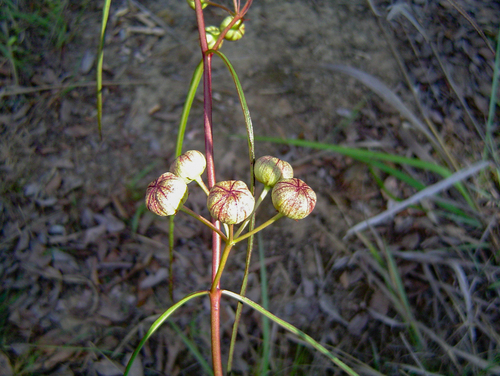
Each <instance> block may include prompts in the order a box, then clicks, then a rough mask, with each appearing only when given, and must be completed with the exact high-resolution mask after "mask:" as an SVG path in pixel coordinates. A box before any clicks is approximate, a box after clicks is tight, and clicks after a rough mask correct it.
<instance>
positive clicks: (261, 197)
mask: <svg viewBox="0 0 500 376" xmlns="http://www.w3.org/2000/svg"><path fill="white" fill-rule="evenodd" d="M271 188H272V187H269V186H267V185H266V186H265V187H264V189H263V190H262V193H261V194H260V196H259V198H258V199H257V202H256V203H255V206H254V208H253V212H252V214H250V216H249V217H248V218H247V219H246V220H245V221H244V222H243V223H242V224H241V226H240V228H239V229H238V231H236V234H234V237H235V238H237V237H238V236H240V234H241V232H242V231H243V230H244V229H245V227H247V225H248V222H250V220H251V219H252V218H254V217H255V213H256V212H257V209H258V208H259V206H260V204H261V203H262V201H264V198H265V197H266V196H267V193H268V192H269V190H270V189H271Z"/></svg>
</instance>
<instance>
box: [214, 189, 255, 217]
mask: <svg viewBox="0 0 500 376" xmlns="http://www.w3.org/2000/svg"><path fill="white" fill-rule="evenodd" d="M207 206H208V210H209V211H210V215H211V216H212V217H213V218H215V219H217V220H219V221H221V222H222V223H227V224H228V225H232V224H237V223H240V222H243V221H244V220H245V219H247V218H248V217H249V216H250V214H252V211H253V208H254V206H255V199H254V198H253V196H252V194H251V193H250V191H249V190H248V188H247V185H246V184H245V183H243V182H242V181H238V180H228V181H221V182H219V183H217V184H215V185H214V186H213V187H212V189H210V194H209V195H208V199H207Z"/></svg>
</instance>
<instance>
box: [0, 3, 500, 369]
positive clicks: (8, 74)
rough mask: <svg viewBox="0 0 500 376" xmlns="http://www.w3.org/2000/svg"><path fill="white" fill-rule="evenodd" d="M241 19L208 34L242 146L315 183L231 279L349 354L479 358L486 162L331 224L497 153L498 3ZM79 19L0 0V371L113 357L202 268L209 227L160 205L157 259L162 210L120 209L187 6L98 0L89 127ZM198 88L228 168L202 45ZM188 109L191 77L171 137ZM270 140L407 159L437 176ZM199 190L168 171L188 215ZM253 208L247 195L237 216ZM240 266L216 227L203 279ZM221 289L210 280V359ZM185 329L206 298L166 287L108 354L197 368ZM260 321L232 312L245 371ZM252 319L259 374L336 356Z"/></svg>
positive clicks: (173, 115) (199, 137)
mask: <svg viewBox="0 0 500 376" xmlns="http://www.w3.org/2000/svg"><path fill="white" fill-rule="evenodd" d="M227 3H228V4H226V5H228V6H229V5H231V4H229V3H231V2H229V1H228V2H227ZM23 14H24V15H30V17H32V18H28V17H27V16H21V15H23ZM205 16H206V20H207V24H218V23H219V22H220V20H221V19H222V17H223V16H224V12H223V11H222V10H221V9H218V8H213V7H209V8H207V9H206V11H205ZM246 18H247V19H246V22H245V25H246V34H245V36H244V38H243V39H241V40H240V41H238V42H229V41H226V42H225V43H224V45H223V47H222V51H223V52H224V53H225V54H226V55H227V56H228V57H229V59H230V60H231V62H232V64H233V65H234V68H235V70H236V72H237V73H238V75H239V79H240V81H241V84H242V86H243V89H244V92H245V96H246V98H247V102H248V105H249V108H250V112H251V116H252V121H253V125H254V132H255V135H256V138H257V141H256V155H257V157H259V156H262V155H274V156H277V157H279V158H282V159H284V160H287V161H289V162H290V163H291V164H292V166H293V167H294V173H295V176H296V177H298V178H300V179H302V180H304V181H306V182H307V183H308V184H309V185H310V186H311V187H312V188H313V189H314V190H315V191H316V193H317V197H318V201H317V205H316V208H315V209H314V211H313V213H312V214H311V215H310V216H309V217H307V218H305V219H303V220H301V221H293V220H290V219H281V220H280V221H278V222H277V223H276V224H275V225H273V226H272V227H269V228H267V229H265V230H264V231H263V232H262V233H261V234H262V236H259V237H256V245H255V250H254V256H253V259H252V265H251V268H250V270H251V273H250V276H249V285H248V292H247V296H248V297H249V298H251V299H252V300H254V301H257V302H262V299H263V294H264V296H265V294H268V296H269V305H268V307H269V310H270V311H271V312H273V313H275V314H276V315H277V316H279V317H281V318H283V319H285V320H287V321H289V322H290V323H292V324H293V325H295V326H297V327H298V328H300V329H302V330H304V331H305V332H306V333H308V334H310V335H311V336H312V337H313V338H315V339H316V340H318V341H319V342H321V343H322V344H324V345H325V346H327V347H328V349H329V350H331V351H332V352H334V353H335V354H336V355H337V356H339V357H340V358H341V359H343V360H344V361H345V362H347V363H348V364H349V365H350V366H352V367H353V368H355V369H356V371H357V372H359V373H360V374H369V375H375V374H380V373H381V374H387V375H403V374H412V375H419V374H422V375H423V374H427V375H429V374H443V375H445V374H446V375H448V374H463V375H485V374H499V373H500V371H499V369H500V357H499V355H498V354H499V347H500V327H499V324H498V323H499V319H500V317H499V306H500V286H499V284H498V278H499V273H500V266H499V263H498V262H499V259H500V254H499V253H498V252H499V251H498V250H499V249H500V244H499V243H498V239H499V224H498V220H499V218H500V217H499V215H498V207H499V202H500V201H499V197H500V196H499V193H500V190H499V185H498V175H497V174H496V173H495V171H498V170H495V167H494V166H493V165H492V166H491V167H488V168H487V169H485V170H483V171H482V172H480V173H477V174H475V175H474V176H472V177H468V178H467V179H466V180H465V188H464V191H460V190H459V187H458V186H456V187H455V188H450V189H446V190H445V191H444V192H443V193H441V194H440V196H439V197H440V199H439V200H434V199H430V198H426V199H425V200H422V201H420V202H419V203H418V204H416V205H412V206H410V207H408V208H406V209H405V210H404V211H402V212H400V213H398V214H397V215H396V216H395V217H391V218H389V219H388V220H386V221H384V222H382V223H380V224H377V225H375V226H374V227H373V228H372V229H367V230H364V231H362V232H361V233H360V234H358V235H352V236H350V237H345V236H346V234H347V231H348V230H349V228H351V227H352V226H353V225H355V224H356V223H359V222H361V221H363V220H365V219H367V218H370V217H373V216H375V215H377V214H379V213H381V212H384V211H385V210H386V209H388V208H390V207H391V206H392V205H394V204H395V202H397V201H398V200H402V199H406V198H408V197H410V196H412V195H414V194H415V193H417V191H418V190H420V189H423V188H424V187H428V186H431V185H432V184H434V183H436V182H438V181H439V180H442V179H443V178H444V177H447V176H449V175H450V174H451V173H452V172H455V171H457V170H460V169H463V168H466V167H468V166H470V165H472V164H474V163H475V162H477V161H481V160H482V159H485V160H495V161H498V159H495V158H494V157H492V154H493V151H494V150H496V145H497V143H498V128H497V126H498V120H497V119H498V114H499V112H498V109H497V108H495V107H492V109H490V100H491V98H492V82H493V71H494V65H495V46H496V43H497V42H498V41H497V33H498V29H499V26H500V25H499V20H500V4H498V3H497V2H494V1H487V0H483V1H479V0H478V1H469V0H468V1H465V0H457V1H452V0H440V1H438V0H436V1H422V0H419V1H417V0H414V1H405V2H398V3H395V4H392V2H387V1H361V0H354V1H335V2H333V1H326V0H296V1H287V2H282V1H273V0H254V3H253V5H252V7H251V9H250V12H249V13H248V15H247V17H246ZM101 19H102V4H101V2H94V1H89V0H87V1H85V0H82V1H75V2H71V4H67V3H65V2H62V3H59V2H57V1H51V0H44V1H41V2H33V1H27V2H25V3H24V4H22V3H19V4H18V2H14V1H11V0H8V1H6V6H5V7H4V8H3V10H2V18H1V20H2V52H3V55H2V57H1V60H0V79H1V80H2V89H1V91H0V96H1V97H2V103H1V104H0V106H1V109H2V113H1V115H0V134H1V138H0V173H1V182H0V189H1V198H0V224H1V228H2V229H1V235H0V236H1V237H0V249H1V250H2V252H1V256H0V275H2V292H1V293H0V296H1V305H0V320H1V321H0V325H1V328H2V330H1V334H0V338H1V345H2V348H1V349H0V350H1V352H0V363H1V364H2V366H1V367H0V368H2V369H4V370H5V371H4V372H6V373H5V375H31V374H36V375H101V376H111V375H118V374H121V372H122V371H123V368H120V367H121V365H122V364H124V362H126V360H125V358H126V357H127V356H130V354H131V352H132V351H133V350H134V347H135V346H136V345H137V344H138V342H139V340H140V338H141V337H142V335H144V333H145V332H146V331H147V329H148V328H149V325H150V323H151V322H152V321H153V320H154V318H156V317H157V315H158V314H160V313H162V312H163V311H164V310H165V309H167V308H168V307H169V306H171V305H172V304H173V303H174V302H176V301H178V300H180V299H181V298H182V297H184V296H185V295H186V294H188V293H190V292H192V291H196V290H203V289H207V288H208V287H209V283H210V263H211V254H210V242H211V237H210V232H209V230H207V229H205V228H202V227H201V226H200V225H199V224H198V222H196V221H195V220H194V219H192V218H191V217H188V216H187V215H184V213H179V214H178V215H177V217H176V227H175V229H176V230H175V253H174V256H175V258H174V263H173V265H172V266H173V275H169V273H170V260H169V256H168V239H169V231H170V230H169V222H168V219H165V218H160V217H157V216H155V215H153V214H152V213H149V212H146V211H144V205H143V202H144V195H145V189H146V186H147V185H148V183H149V182H150V181H152V180H154V179H155V178H156V177H158V176H159V175H160V174H162V173H163V172H165V171H166V170H167V169H168V167H169V165H170V163H171V162H172V161H173V160H174V156H175V142H176V138H177V129H178V124H179V120H180V115H181V112H182V106H183V104H184V100H185V97H186V93H187V90H188V85H189V82H190V80H191V75H192V72H193V70H194V68H195V67H196V65H197V64H198V62H199V61H200V58H201V55H200V50H199V45H198V34H197V29H196V24H195V17H194V13H193V11H192V10H191V9H190V8H189V7H188V6H187V4H186V3H185V2H184V1H175V2H174V1H170V2H167V1H163V2H158V1H156V2H155V1H145V2H141V3H140V4H139V3H138V2H136V1H133V0H132V1H127V2H125V1H123V2H120V1H113V2H112V7H111V13H110V22H109V24H108V29H107V33H106V38H105V49H104V68H103V71H104V80H105V84H104V90H103V98H104V106H103V128H102V139H101V138H100V137H99V132H98V129H97V111H96V90H95V75H96V54H97V47H98V42H99V33H100V25H101ZM28 20H29V22H28ZM13 66H15V67H16V68H15V69H14V68H13ZM345 67H349V68H347V69H346V68H345ZM351 68H355V69H356V70H353V69H351ZM349 69H350V70H349ZM361 72H364V73H365V74H368V76H367V75H363V73H361ZM213 86H214V114H213V119H214V139H215V158H216V174H217V178H218V180H229V179H238V180H244V181H246V182H247V183H249V181H250V178H249V172H248V151H247V143H246V141H245V139H244V138H242V137H241V136H244V135H245V133H246V130H245V124H244V120H243V116H242V112H241V107H240V104H239V102H238V96H237V94H236V91H235V88H234V83H233V81H232V79H231V77H230V75H229V74H228V72H227V69H226V68H225V66H224V65H223V64H222V63H221V62H220V60H217V59H215V61H214V68H213ZM395 96H397V98H399V102H397V101H396V100H394V97H395ZM493 98H494V97H493ZM403 107H404V108H403ZM202 111H203V96H202V91H201V88H200V89H199V91H198V93H197V95H196V98H195V102H194V106H193V110H192V111H191V115H190V120H189V123H188V129H187V134H186V139H185V145H184V150H188V149H197V150H201V151H203V150H204V139H203V128H202V126H203V120H202ZM495 111H496V112H495ZM408 113H410V116H409V115H408ZM495 113H496V115H497V116H496V118H495V117H494V116H493V117H492V115H495ZM411 115H413V118H412V116H411ZM488 118H490V119H493V121H492V122H490V125H487V124H488ZM415 119H416V120H415ZM416 123H419V124H424V127H425V128H426V129H431V131H429V132H428V133H430V134H431V136H430V137H426V136H425V135H424V133H423V132H422V131H421V130H419V129H416V125H415V124H416ZM432 129H435V133H434V134H433V136H432ZM263 137H275V138H276V137H277V138H279V139H281V140H291V141H290V142H288V143H286V142H285V143H281V144H278V143H275V142H269V141H266V140H265V139H263ZM432 140H441V141H442V142H441V143H439V142H433V141H432ZM292 141H297V142H302V141H312V142H321V143H324V144H329V145H335V146H342V147H345V148H351V149H349V150H354V149H356V150H362V151H366V150H369V151H372V152H380V153H387V154H390V155H393V156H400V157H408V158H413V159H414V160H418V161H420V162H424V163H425V162H427V163H431V164H435V165H439V166H442V167H443V168H445V169H446V171H448V175H446V176H445V175H440V174H439V173H437V172H436V171H437V170H432V169H431V168H430V167H428V165H425V166H427V167H424V168H417V167H415V166H414V165H409V164H408V163H401V162H400V160H399V162H398V159H397V158H396V159H390V158H389V159H383V160H379V159H377V158H378V157H376V155H375V154H373V155H369V154H361V155H362V157H356V155H357V154H352V153H351V154H346V153H347V152H346V150H347V149H342V150H341V149H335V150H318V149H317V148H315V147H312V146H311V145H309V147H304V146H297V145H293V144H292V145H291V144H290V143H291V142H292ZM488 150H492V152H488ZM374 161H375V162H377V163H378V164H376V163H375V162H374ZM496 168H498V164H497V165H496ZM398 172H399V173H404V176H406V178H407V180H404V179H405V178H404V177H401V174H398ZM419 184H422V185H423V186H419ZM261 189H262V187H260V186H257V191H260V190H261ZM464 192H465V193H464ZM468 199H469V200H468ZM205 200H206V199H205V196H204V193H203V192H202V190H201V189H199V188H197V187H191V185H190V197H189V200H188V201H187V205H188V206H189V207H190V208H191V209H193V210H195V211H197V212H199V213H202V214H203V215H205V216H207V217H208V211H207V209H206V207H205V206H206V204H205ZM274 213H275V209H274V208H273V206H272V204H271V202H270V201H266V203H265V204H264V205H263V206H262V208H261V210H260V212H259V213H258V216H257V223H261V222H263V221H265V220H267V219H268V218H270V217H271V216H272V215H274ZM259 251H262V254H263V256H262V257H261V261H263V262H264V265H265V270H266V274H267V276H266V277H265V278H264V277H263V275H262V274H261V266H260V263H259ZM244 265H245V248H244V247H243V246H237V247H236V249H234V250H233V251H232V255H231V258H230V260H229V263H228V266H227V271H226V274H224V276H223V279H222V285H223V287H224V288H226V289H229V290H233V291H239V288H240V284H241V279H242V276H243V270H244ZM172 280H173V282H174V283H173V284H171V285H169V284H170V282H171V281H172ZM264 282H265V283H264ZM266 287H267V289H266ZM170 288H172V293H173V299H172V298H171V296H170ZM263 288H264V291H265V293H263ZM235 309H236V306H235V304H234V302H231V301H230V300H224V307H223V311H222V322H223V325H222V333H223V337H224V341H223V351H224V356H225V357H226V356H227V349H228V348H229V338H230V333H231V329H232V322H233V318H234V312H235ZM209 329H210V328H209V305H208V301H206V300H201V299H200V300H197V301H192V302H190V303H188V304H187V305H186V306H185V307H183V308H182V309H181V310H180V311H178V312H176V313H175V314H174V316H173V318H172V319H171V322H170V324H165V325H164V326H163V327H162V328H161V329H160V330H159V331H158V332H156V333H155V334H154V335H153V337H152V338H151V339H150V341H148V343H147V344H146V347H145V350H144V351H143V352H142V353H141V355H140V356H139V359H138V363H137V368H136V369H134V370H133V372H132V374H134V375H143V374H144V375H199V374H203V373H204V371H203V368H202V366H201V365H200V361H199V360H197V358H196V356H195V355H194V351H193V350H190V349H189V348H188V345H187V343H190V344H194V345H195V346H196V347H197V348H198V350H199V351H200V353H201V358H202V359H205V360H208V359H210V346H209ZM264 329H265V324H264V323H263V321H262V318H261V317H260V316H259V315H258V314H256V313H255V312H253V311H251V310H250V309H249V308H245V309H244V311H243V319H242V323H241V328H240V335H239V336H238V342H237V346H236V351H235V365H234V369H235V374H238V375H254V374H260V373H259V367H260V364H261V363H262V359H263V356H262V349H263V340H262V338H263V332H264V331H265V330H264ZM182 335H184V336H185V337H182ZM270 339H271V343H272V346H271V350H270V356H269V358H270V369H271V371H270V374H273V375H282V374H283V375H297V374H301V375H333V374H340V371H339V370H338V369H337V368H335V366H333V365H331V364H330V363H329V361H328V360H327V359H326V358H323V357H322V356H321V355H320V354H318V353H315V352H314V351H312V350H309V349H308V348H307V347H305V346H304V344H303V343H302V341H301V340H300V339H298V338H296V337H293V336H291V335H289V334H287V333H286V332H285V331H283V330H282V329H280V328H278V327H277V326H275V325H274V326H273V325H271V332H270ZM9 372H10V373H9ZM377 372H380V373H377Z"/></svg>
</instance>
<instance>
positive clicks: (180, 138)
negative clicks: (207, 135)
mask: <svg viewBox="0 0 500 376" xmlns="http://www.w3.org/2000/svg"><path fill="white" fill-rule="evenodd" d="M202 76H203V60H202V61H200V63H199V64H198V66H197V67H196V69H195V70H194V72H193V77H191V82H190V84H189V90H188V94H187V97H186V101H185V102H184V107H183V108H182V115H181V121H180V124H179V133H178V134H177V143H176V146H175V156H176V157H178V156H179V155H181V154H182V145H183V144H184V134H185V133H186V126H187V121H188V118H189V113H190V112H191V107H192V106H193V101H194V96H195V95H196V90H197V89H198V86H200V81H201V77H202Z"/></svg>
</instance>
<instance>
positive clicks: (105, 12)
mask: <svg viewBox="0 0 500 376" xmlns="http://www.w3.org/2000/svg"><path fill="white" fill-rule="evenodd" d="M110 7H111V0H105V1H104V7H103V8H102V25H101V38H100V39H99V48H98V50H97V126H98V129H99V137H100V138H101V139H102V63H103V61H104V37H105V34H106V25H107V23H108V18H109V8H110Z"/></svg>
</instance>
